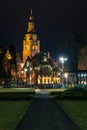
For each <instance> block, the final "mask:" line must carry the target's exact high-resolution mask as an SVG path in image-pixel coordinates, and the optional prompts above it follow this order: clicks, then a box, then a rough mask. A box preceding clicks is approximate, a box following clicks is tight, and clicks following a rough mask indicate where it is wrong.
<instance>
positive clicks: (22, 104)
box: [0, 101, 31, 130]
mask: <svg viewBox="0 0 87 130" xmlns="http://www.w3.org/2000/svg"><path fill="white" fill-rule="evenodd" d="M30 103H31V102H30V101H0V130H15V127H16V126H17V124H18V123H19V121H20V120H21V119H22V117H23V115H24V114H25V112H26V111H27V108H28V106H29V105H30Z"/></svg>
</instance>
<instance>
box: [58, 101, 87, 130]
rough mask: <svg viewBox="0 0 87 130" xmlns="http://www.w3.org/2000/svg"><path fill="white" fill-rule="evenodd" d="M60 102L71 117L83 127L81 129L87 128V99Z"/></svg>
mask: <svg viewBox="0 0 87 130" xmlns="http://www.w3.org/2000/svg"><path fill="white" fill-rule="evenodd" d="M58 104H59V105H60V106H61V107H62V108H63V110H64V111H65V112H66V113H67V114H68V115H69V117H70V118H71V119H72V120H73V121H74V122H75V123H76V124H77V125H78V126H79V127H80V128H81V130H87V100H86V101H58Z"/></svg>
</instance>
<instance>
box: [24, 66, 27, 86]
mask: <svg viewBox="0 0 87 130" xmlns="http://www.w3.org/2000/svg"><path fill="white" fill-rule="evenodd" d="M24 71H25V73H26V86H27V68H24Z"/></svg>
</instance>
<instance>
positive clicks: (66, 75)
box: [64, 73, 68, 87]
mask: <svg viewBox="0 0 87 130" xmlns="http://www.w3.org/2000/svg"><path fill="white" fill-rule="evenodd" d="M64 77H65V80H66V87H68V86H67V85H68V84H67V78H68V73H65V74H64Z"/></svg>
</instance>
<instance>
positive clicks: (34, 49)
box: [22, 9, 60, 85]
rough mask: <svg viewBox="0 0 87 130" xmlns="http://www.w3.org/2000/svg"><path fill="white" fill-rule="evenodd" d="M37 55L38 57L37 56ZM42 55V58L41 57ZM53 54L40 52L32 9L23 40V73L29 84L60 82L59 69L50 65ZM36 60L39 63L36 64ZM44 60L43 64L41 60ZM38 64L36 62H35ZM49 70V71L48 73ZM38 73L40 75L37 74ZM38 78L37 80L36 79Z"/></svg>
mask: <svg viewBox="0 0 87 130" xmlns="http://www.w3.org/2000/svg"><path fill="white" fill-rule="evenodd" d="M36 57H37V58H36ZM41 57H42V59H41ZM38 59H39V60H38ZM50 59H51V56H50V53H48V54H46V53H43V54H42V53H41V52H40V40H39V38H38V35H37V33H36V30H35V23H34V17H33V14H32V9H31V11H30V15H29V22H28V28H27V33H26V34H25V37H24V40H23V63H24V66H23V68H22V75H23V73H24V75H25V78H23V79H24V81H25V82H26V83H27V84H36V82H37V83H38V84H42V85H43V84H46V85H47V84H51V85H52V84H60V78H59V77H58V71H55V70H54V69H53V66H51V65H50V62H48V61H50ZM33 60H35V61H36V62H37V63H38V64H39V65H38V66H36V67H35V66H34V61H33ZM41 60H43V61H44V64H43V65H42V64H41V63H40V62H41ZM35 64H36V63H35ZM48 72H49V73H48ZM37 73H38V75H37ZM36 80H37V81H36Z"/></svg>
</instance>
